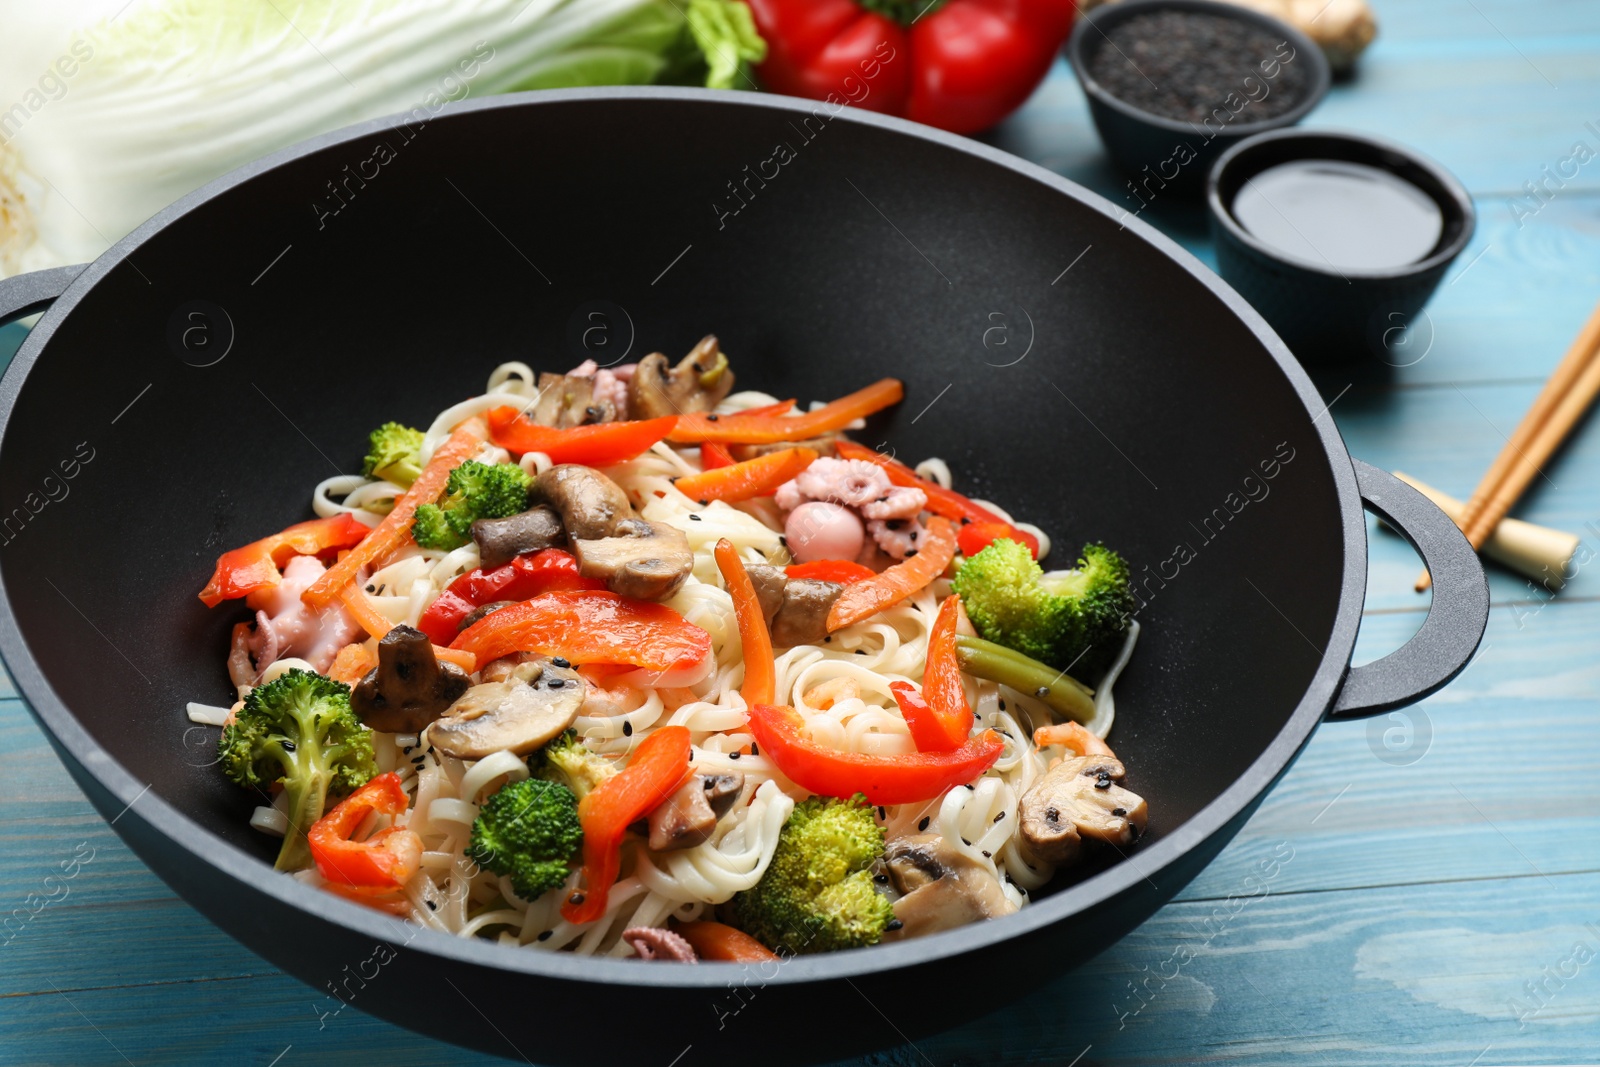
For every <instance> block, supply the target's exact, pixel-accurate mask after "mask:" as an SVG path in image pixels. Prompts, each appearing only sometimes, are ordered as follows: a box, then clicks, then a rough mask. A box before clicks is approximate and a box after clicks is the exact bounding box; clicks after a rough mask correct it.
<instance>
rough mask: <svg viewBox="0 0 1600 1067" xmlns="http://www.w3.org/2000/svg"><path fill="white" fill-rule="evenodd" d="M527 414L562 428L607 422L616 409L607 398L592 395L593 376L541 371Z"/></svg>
mask: <svg viewBox="0 0 1600 1067" xmlns="http://www.w3.org/2000/svg"><path fill="white" fill-rule="evenodd" d="M528 415H529V417H530V418H532V419H533V421H534V422H537V423H541V424H542V425H545V426H556V427H562V428H565V427H568V426H582V425H584V424H585V423H591V422H611V421H613V420H614V419H616V417H617V410H616V408H615V407H614V406H612V404H611V402H610V401H609V400H603V399H598V398H596V397H595V395H594V376H593V375H585V376H583V377H577V376H575V375H571V374H541V375H539V399H538V400H537V401H536V402H535V403H534V405H533V409H532V410H531V411H529V412H528Z"/></svg>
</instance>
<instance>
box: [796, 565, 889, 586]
mask: <svg viewBox="0 0 1600 1067" xmlns="http://www.w3.org/2000/svg"><path fill="white" fill-rule="evenodd" d="M783 573H784V574H787V575H788V576H789V577H791V578H815V579H816V580H817V581H819V582H838V583H839V584H840V585H854V584H855V583H856V582H859V581H861V580H863V579H865V578H874V577H876V576H877V573H878V572H877V571H875V570H873V569H872V568H871V567H863V566H862V565H861V564H859V563H857V562H855V561H854V560H848V559H814V560H812V561H811V562H810V563H792V564H790V565H789V566H787V567H785V568H784V569H783Z"/></svg>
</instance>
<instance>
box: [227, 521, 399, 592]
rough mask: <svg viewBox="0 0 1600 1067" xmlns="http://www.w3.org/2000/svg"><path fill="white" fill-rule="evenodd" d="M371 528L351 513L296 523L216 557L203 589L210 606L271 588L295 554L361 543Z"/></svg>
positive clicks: (279, 578)
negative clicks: (215, 566) (214, 568)
mask: <svg viewBox="0 0 1600 1067" xmlns="http://www.w3.org/2000/svg"><path fill="white" fill-rule="evenodd" d="M370 530H371V527H369V526H367V524H366V523H364V522H362V521H361V520H360V519H357V518H356V517H355V516H354V515H351V514H350V513H348V512H345V513H343V514H339V515H335V516H333V517H332V518H327V519H312V520H311V521H310V522H297V523H295V524H294V525H293V526H291V527H289V528H288V529H287V530H284V531H282V532H281V533H275V534H273V535H272V536H271V537H263V538H262V539H261V540H259V541H252V542H250V543H249V544H248V545H245V546H244V547H243V548H235V549H232V550H231V551H228V552H224V553H223V554H222V555H221V556H219V557H217V569H216V570H215V571H214V572H213V573H212V575H211V581H209V582H207V583H206V587H205V588H204V589H202V590H200V599H201V601H202V602H203V603H204V604H205V606H206V607H208V608H214V607H216V606H217V605H218V604H220V603H222V602H223V601H224V600H233V599H235V598H237V597H242V596H248V595H249V594H251V593H253V592H255V591H256V590H258V589H270V588H271V587H272V586H275V585H277V584H278V583H279V582H280V581H282V580H283V573H282V572H283V567H284V564H286V563H288V562H289V560H290V559H291V558H293V557H294V556H320V555H322V554H323V553H325V552H332V551H334V550H335V549H340V548H350V547H351V546H353V545H357V544H360V543H361V539H362V538H364V537H366V536H367V534H368V533H369V532H370Z"/></svg>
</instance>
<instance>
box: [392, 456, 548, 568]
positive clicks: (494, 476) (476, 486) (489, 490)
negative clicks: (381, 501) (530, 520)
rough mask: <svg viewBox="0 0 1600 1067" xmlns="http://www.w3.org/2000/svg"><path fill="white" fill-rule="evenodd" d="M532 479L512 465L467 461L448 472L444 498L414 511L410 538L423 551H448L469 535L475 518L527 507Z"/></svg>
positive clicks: (458, 546) (507, 513) (497, 516)
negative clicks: (448, 476)
mask: <svg viewBox="0 0 1600 1067" xmlns="http://www.w3.org/2000/svg"><path fill="white" fill-rule="evenodd" d="M532 484H533V478H532V477H531V476H530V475H529V474H528V472H527V471H525V470H523V469H522V468H521V467H519V466H517V465H516V464H515V463H496V464H494V465H492V466H491V465H490V464H488V463H479V462H478V461H477V460H475V459H469V460H467V461H466V462H465V463H463V464H461V466H459V467H457V468H456V469H455V470H453V471H451V472H450V480H449V481H447V482H446V483H445V487H444V499H443V500H441V501H440V502H439V503H437V504H423V505H422V506H421V507H419V508H417V514H416V521H415V522H414V523H413V524H412V527H411V536H412V537H414V538H416V541H417V544H419V545H421V546H422V547H423V548H439V549H444V550H445V551H449V550H450V549H452V548H460V547H461V546H462V545H464V544H466V543H467V541H468V540H469V539H470V538H471V536H472V524H473V522H475V521H476V520H478V519H503V518H505V517H506V516H507V515H515V514H516V513H517V512H519V511H522V510H523V509H524V508H526V507H527V506H528V487H529V486H530V485H532Z"/></svg>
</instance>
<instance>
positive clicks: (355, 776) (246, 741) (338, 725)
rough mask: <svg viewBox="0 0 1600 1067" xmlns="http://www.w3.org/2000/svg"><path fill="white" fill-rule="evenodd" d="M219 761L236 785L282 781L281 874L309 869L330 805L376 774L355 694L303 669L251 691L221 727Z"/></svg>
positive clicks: (369, 738)
mask: <svg viewBox="0 0 1600 1067" xmlns="http://www.w3.org/2000/svg"><path fill="white" fill-rule="evenodd" d="M217 755H218V760H219V762H220V763H221V765H222V771H223V773H224V774H226V775H227V776H228V778H229V779H230V780H232V781H234V782H237V783H238V784H239V785H242V786H246V787H248V788H251V789H260V790H265V789H267V788H268V787H270V786H271V785H272V783H273V782H277V781H282V783H283V791H284V792H285V793H286V794H287V795H288V804H287V807H286V809H285V811H284V814H285V815H286V816H287V817H288V821H289V828H288V831H287V832H286V833H285V834H284V835H283V847H282V848H281V849H279V851H278V862H277V867H278V869H279V870H281V871H292V870H299V869H301V868H303V867H306V866H308V865H309V864H310V863H311V850H310V847H309V846H308V845H307V844H306V831H307V830H309V829H310V828H311V824H312V823H314V822H316V821H317V820H318V819H320V818H322V814H323V809H324V808H325V807H326V806H327V802H328V797H329V796H330V795H332V794H344V793H348V792H350V791H351V790H353V789H357V788H359V787H360V786H362V785H364V784H365V783H366V781H367V779H369V778H371V777H372V776H373V775H374V774H376V773H377V766H376V765H375V764H374V762H373V757H372V732H371V731H370V730H368V729H367V728H366V727H365V726H363V725H362V724H361V720H360V719H358V718H357V717H356V714H355V712H353V711H352V710H350V687H349V686H347V685H345V684H344V683H343V682H336V681H334V680H333V679H331V678H325V677H323V676H322V675H320V674H315V673H313V672H311V671H307V670H301V669H299V668H295V669H292V670H289V671H285V672H284V673H283V674H282V675H280V676H279V677H278V678H276V679H275V680H273V681H271V682H268V683H267V684H266V685H260V686H257V687H256V688H254V689H252V690H251V691H250V695H249V696H248V697H246V698H245V701H244V707H242V708H240V709H239V713H238V714H237V715H236V716H234V721H233V722H232V723H231V724H229V725H228V726H225V727H223V729H222V740H221V743H220V746H219V748H218V751H217Z"/></svg>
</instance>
